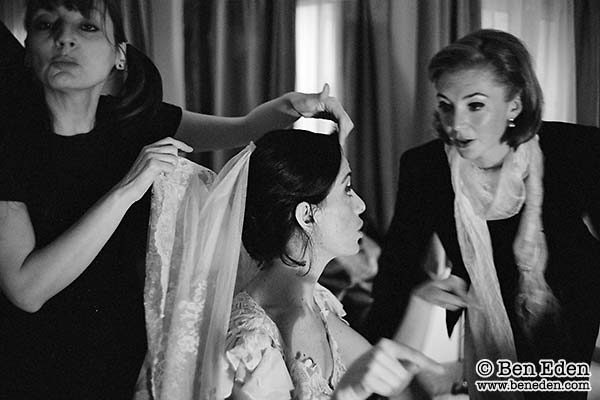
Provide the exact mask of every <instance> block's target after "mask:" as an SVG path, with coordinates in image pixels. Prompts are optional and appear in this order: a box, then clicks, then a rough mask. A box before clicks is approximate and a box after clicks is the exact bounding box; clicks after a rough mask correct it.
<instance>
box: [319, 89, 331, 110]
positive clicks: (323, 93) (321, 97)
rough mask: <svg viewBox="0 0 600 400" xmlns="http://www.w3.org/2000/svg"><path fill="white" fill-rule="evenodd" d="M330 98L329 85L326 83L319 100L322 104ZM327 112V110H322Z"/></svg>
mask: <svg viewBox="0 0 600 400" xmlns="http://www.w3.org/2000/svg"><path fill="white" fill-rule="evenodd" d="M328 97H329V83H325V84H324V85H323V89H321V93H319V100H320V101H321V102H325V99H327V98H328ZM321 111H325V110H321Z"/></svg>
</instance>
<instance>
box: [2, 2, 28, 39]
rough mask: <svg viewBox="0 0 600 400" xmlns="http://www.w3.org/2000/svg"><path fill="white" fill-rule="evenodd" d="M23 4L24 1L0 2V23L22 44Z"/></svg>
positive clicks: (23, 28)
mask: <svg viewBox="0 0 600 400" xmlns="http://www.w3.org/2000/svg"><path fill="white" fill-rule="evenodd" d="M25 4H26V0H2V1H1V2H0V21H2V22H4V24H5V25H6V27H7V28H8V30H10V31H11V32H12V33H13V35H14V36H15V37H16V38H17V39H18V40H19V42H21V44H23V43H24V42H25V36H26V32H25V26H24V25H23V20H24V19H25Z"/></svg>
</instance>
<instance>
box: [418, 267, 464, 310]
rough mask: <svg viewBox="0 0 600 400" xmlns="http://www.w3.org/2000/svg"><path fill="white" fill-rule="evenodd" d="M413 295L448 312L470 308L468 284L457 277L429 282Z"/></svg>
mask: <svg viewBox="0 0 600 400" xmlns="http://www.w3.org/2000/svg"><path fill="white" fill-rule="evenodd" d="M413 294H414V295H415V296H418V297H420V298H422V299H423V300H425V301H427V302H429V303H432V304H435V305H436V306H440V307H442V308H445V309H446V310H451V311H456V310H459V309H461V308H465V307H467V306H469V301H468V299H467V298H468V296H467V283H466V282H465V281H464V280H463V279H461V278H459V277H458V276H456V275H450V276H449V277H448V278H446V279H440V280H430V281H427V282H425V283H423V284H421V285H420V286H418V287H417V288H416V289H415V290H414V291H413Z"/></svg>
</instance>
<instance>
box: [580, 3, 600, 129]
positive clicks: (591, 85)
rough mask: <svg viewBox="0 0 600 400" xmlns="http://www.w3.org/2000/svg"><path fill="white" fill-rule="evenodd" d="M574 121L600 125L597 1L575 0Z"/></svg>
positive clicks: (598, 19) (599, 12) (598, 13)
mask: <svg viewBox="0 0 600 400" xmlns="http://www.w3.org/2000/svg"><path fill="white" fill-rule="evenodd" d="M575 21H577V24H576V25H575V59H576V71H577V122H578V123H580V124H584V125H595V126H600V2H598V1H596V0H575Z"/></svg>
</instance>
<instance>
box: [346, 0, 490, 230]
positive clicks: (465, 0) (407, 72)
mask: <svg viewBox="0 0 600 400" xmlns="http://www.w3.org/2000/svg"><path fill="white" fill-rule="evenodd" d="M342 5H343V18H344V27H343V29H344V33H343V38H344V48H343V53H344V54H343V60H344V63H343V65H344V89H343V90H344V105H345V106H346V107H347V109H348V112H349V114H350V116H351V118H352V119H353V120H354V123H355V126H356V132H355V133H354V134H353V135H351V136H350V139H349V143H348V153H349V159H350V163H351V166H352V169H353V181H354V182H355V185H356V187H357V191H358V193H360V195H361V196H362V197H363V199H364V200H365V202H366V204H367V211H366V220H367V221H368V222H369V223H370V224H371V225H372V226H373V228H374V230H375V231H376V232H377V233H379V234H383V233H384V232H385V231H386V230H387V227H388V225H389V222H390V220H391V217H392V214H393V211H394V203H395V198H396V190H397V181H398V161H399V158H400V155H401V154H402V153H403V152H404V151H405V150H407V149H409V148H411V147H414V146H416V145H418V144H421V143H423V142H425V141H428V140H430V139H432V138H434V137H435V134H434V132H433V129H432V128H431V121H432V112H433V105H434V91H433V87H432V85H431V84H430V82H429V80H428V78H427V64H428V62H429V59H430V58H431V57H432V56H433V54H434V53H435V52H437V51H438V50H440V49H441V48H442V47H443V46H445V45H447V44H449V43H450V42H451V41H453V40H455V39H457V38H458V37H460V36H462V35H464V34H466V33H468V32H470V31H471V30H474V29H476V28H478V27H479V23H480V14H479V11H480V3H479V1H478V0H451V1H447V0H435V1H434V0H429V1H417V0H402V1H398V0H357V1H347V2H343V3H342Z"/></svg>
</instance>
